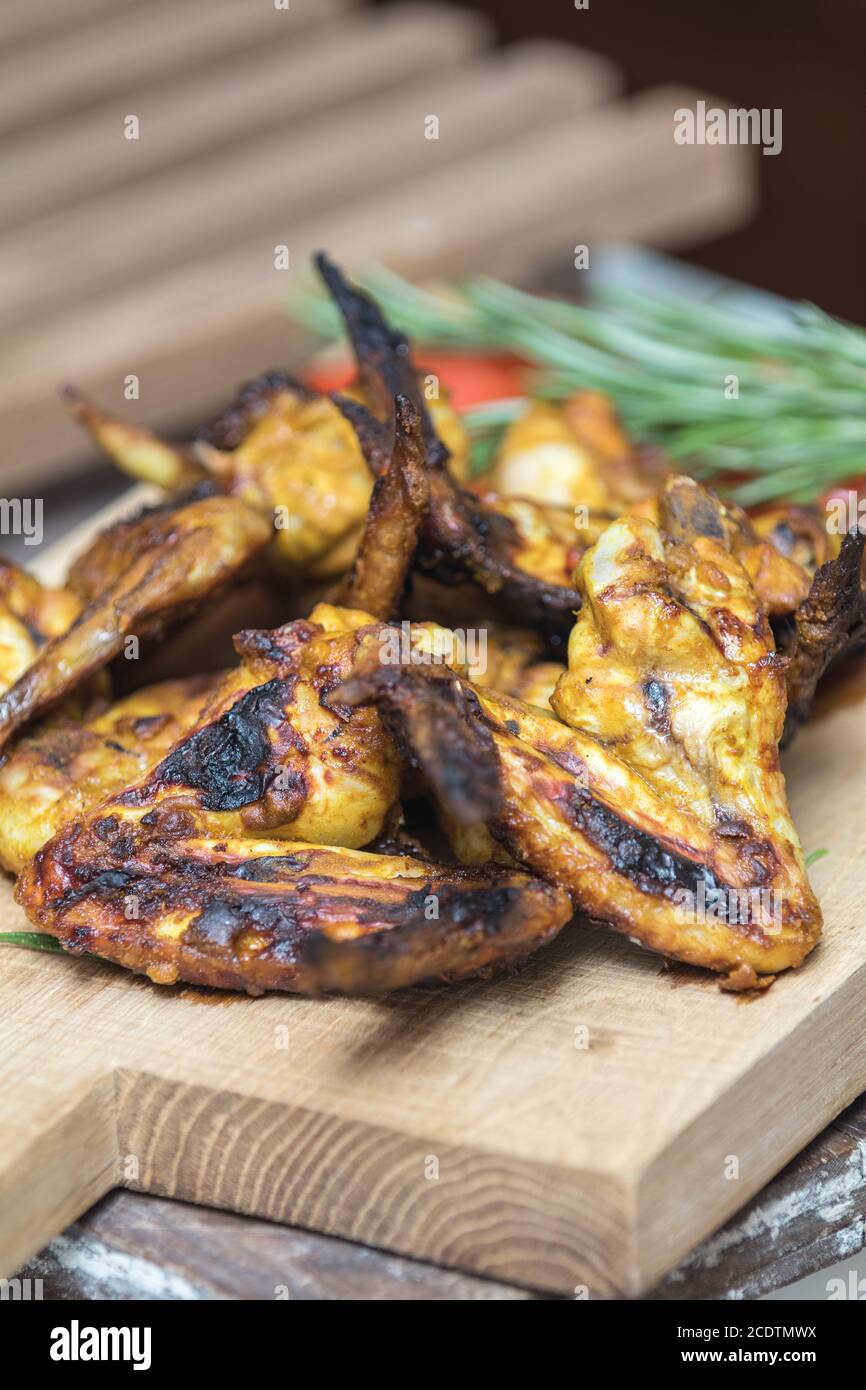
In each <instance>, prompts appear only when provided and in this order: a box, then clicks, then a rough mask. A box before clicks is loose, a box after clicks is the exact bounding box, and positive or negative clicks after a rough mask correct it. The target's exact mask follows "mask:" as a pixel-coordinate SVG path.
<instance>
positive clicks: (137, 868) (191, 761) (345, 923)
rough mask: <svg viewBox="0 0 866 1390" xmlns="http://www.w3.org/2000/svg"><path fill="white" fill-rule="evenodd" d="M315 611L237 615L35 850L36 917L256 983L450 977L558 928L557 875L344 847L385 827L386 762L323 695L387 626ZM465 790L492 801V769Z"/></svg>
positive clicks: (313, 989) (382, 751) (112, 947)
mask: <svg viewBox="0 0 866 1390" xmlns="http://www.w3.org/2000/svg"><path fill="white" fill-rule="evenodd" d="M313 618H314V619H315V620H311V621H310V622H305V623H301V622H298V623H292V624H289V625H288V626H287V627H285V628H280V629H277V630H276V631H274V632H265V633H258V632H251V633H245V634H241V636H240V638H239V639H238V648H239V651H240V653H241V655H242V658H243V660H242V664H241V667H240V669H239V670H238V671H237V672H231V673H230V674H229V675H227V676H226V677H225V680H224V682H223V683H222V684H221V686H220V687H219V688H218V690H217V692H216V694H215V695H214V697H213V699H212V701H211V702H210V704H209V705H208V706H207V707H206V709H205V710H204V711H203V713H202V715H201V717H200V718H199V719H198V720H196V722H195V724H194V725H193V727H192V729H191V730H190V731H189V732H188V733H187V734H186V735H185V736H184V737H183V738H182V739H181V740H180V741H179V742H178V743H177V744H175V745H174V747H172V748H171V749H170V751H169V752H168V753H167V755H166V756H165V757H163V758H162V759H161V760H160V761H159V762H158V763H157V764H156V765H155V766H154V767H152V768H151V769H150V771H149V772H148V773H146V775H145V776H144V777H143V778H140V779H139V780H138V781H134V782H132V783H131V784H130V785H128V786H127V787H125V788H124V790H122V791H121V792H119V793H116V794H114V795H112V796H109V797H108V798H106V799H105V800H103V801H102V802H101V803H100V804H99V805H98V806H97V807H95V808H93V809H91V810H90V811H89V813H88V814H86V815H84V816H83V817H80V818H79V819H77V820H76V821H74V822H73V823H72V824H68V825H67V826H66V828H65V829H63V830H61V831H60V833H59V834H57V835H56V836H55V837H54V839H52V840H51V841H50V842H49V843H48V844H46V845H45V846H44V847H43V848H42V849H41V850H40V851H39V852H38V853H37V854H36V855H35V858H34V859H33V860H32V861H31V862H30V863H29V864H28V865H27V866H26V867H25V869H24V872H23V873H22V875H21V878H20V880H19V884H18V889H17V894H18V898H19V901H21V903H22V904H23V905H24V907H25V909H26V910H27V912H28V913H29V915H30V916H31V918H32V919H33V921H34V922H36V923H37V924H38V925H39V926H40V927H42V928H44V929H45V930H47V931H50V932H52V933H53V934H54V935H56V936H58V937H59V938H60V940H61V941H62V942H63V943H64V945H65V946H67V947H68V949H70V950H72V951H84V950H86V951H90V952H92V953H94V954H97V955H101V956H104V957H105V958H107V959H109V960H115V961H117V962H119V963H120V964H122V965H125V966H127V967H129V968H131V969H134V970H141V971H145V972H146V973H147V974H148V975H149V976H150V977H151V978H152V979H153V980H155V981H157V982H160V983H174V982H175V981H176V980H179V979H182V980H189V981H193V982H196V983H200V984H209V985H215V986H219V987H222V988H231V989H247V990H250V991H251V992H253V993H257V992H260V991H261V990H263V989H287V990H294V991H298V992H301V993H319V992H321V991H323V990H341V991H343V992H352V993H357V992H371V991H377V990H382V989H392V988H397V987H399V986H402V985H407V984H413V983H415V982H417V981H419V980H425V979H431V978H441V979H459V978H462V977H464V976H466V975H470V974H475V973H477V972H478V971H483V970H485V969H487V968H489V967H491V966H493V965H500V964H508V963H510V962H512V961H515V960H517V959H519V958H520V957H522V956H525V955H527V954H528V953H529V952H530V951H531V950H533V949H535V947H537V946H539V945H541V944H543V943H544V942H545V941H547V940H549V939H550V937H551V936H553V935H554V934H555V933H556V931H557V930H558V929H559V927H560V926H562V925H563V923H564V922H565V921H566V920H567V919H568V917H569V916H570V913H571V907H570V901H569V899H568V896H567V894H564V893H563V892H561V891H560V890H558V889H556V888H553V887H551V886H550V885H547V884H542V883H540V882H539V881H537V880H534V879H532V878H531V877H529V876H528V875H526V874H525V873H519V872H515V871H514V870H508V869H502V870H500V869H497V868H493V867H487V868H481V869H480V870H478V871H475V872H470V871H468V870H465V869H455V868H448V867H444V866H439V865H435V864H431V863H428V862H426V861H424V860H422V859H419V858H417V857H414V856H408V855H398V856H394V855H391V856H389V855H381V854H374V853H358V852H354V850H353V847H354V846H360V845H363V844H367V843H370V842H371V841H373V840H374V839H376V838H377V837H378V836H380V835H381V833H382V832H383V830H386V829H387V823H388V820H389V817H390V816H392V814H393V812H394V811H395V809H396V807H397V797H398V793H399V774H400V767H399V762H398V760H397V757H396V753H395V750H394V747H393V743H392V740H391V738H390V736H389V735H388V734H387V732H386V730H385V729H384V727H383V726H382V724H381V721H380V720H379V717H378V715H377V714H376V712H375V711H373V710H351V709H349V708H346V707H344V706H341V705H340V704H339V702H334V701H327V697H328V694H329V692H330V691H331V690H332V688H333V687H334V686H335V685H338V684H339V683H340V681H341V680H342V679H343V678H344V677H345V675H346V674H347V672H348V670H349V669H351V666H352V665H353V663H354V662H355V661H356V660H357V659H358V658H359V653H360V652H362V651H366V652H367V653H368V654H369V655H370V656H371V657H372V658H373V659H376V660H378V659H379V656H380V655H381V652H380V649H379V645H378V644H379V643H380V641H381V637H382V627H381V625H380V624H375V623H371V622H370V620H369V615H367V614H362V613H354V612H350V611H347V610H340V609H334V608H330V607H328V606H327V605H321V606H320V608H319V609H317V610H315V612H314V615H313ZM422 636H423V630H422ZM326 702H327V706H329V707H326ZM485 791H486V796H485ZM474 795H475V801H474V803H473V804H474V806H475V807H476V811H477V813H478V814H482V815H484V814H489V813H490V812H491V811H492V808H493V805H494V802H495V799H496V798H497V797H498V787H497V786H496V785H495V782H494V781H491V780H490V779H488V782H487V785H486V788H485V787H484V786H482V785H481V784H479V785H478V786H476V788H475V792H474ZM289 834H291V839H288V838H287V837H288V835H289ZM283 837H286V838H283ZM322 840H324V843H322V842H321V841H322ZM317 841H318V843H317ZM333 846H340V847H339V848H334V847H333ZM344 846H350V848H344Z"/></svg>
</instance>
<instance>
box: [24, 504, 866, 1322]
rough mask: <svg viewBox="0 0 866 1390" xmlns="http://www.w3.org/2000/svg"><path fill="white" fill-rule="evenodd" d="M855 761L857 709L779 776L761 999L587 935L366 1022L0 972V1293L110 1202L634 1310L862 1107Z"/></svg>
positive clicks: (98, 966)
mask: <svg viewBox="0 0 866 1390" xmlns="http://www.w3.org/2000/svg"><path fill="white" fill-rule="evenodd" d="M97 525H99V519H98V518H95V519H94V528H95V527H96V526H97ZM82 540H83V537H82V535H81V533H80V532H79V533H78V534H76V535H75V536H74V537H70V538H69V540H68V541H66V542H65V543H64V547H63V548H60V547H55V550H54V553H53V554H47V555H46V556H44V557H42V560H41V562H40V563H41V568H42V569H43V571H44V572H45V573H48V572H52V573H53V574H56V573H57V572H58V570H60V569H62V567H63V564H64V562H65V559H66V558H67V555H68V553H70V552H71V551H73V550H74V549H76V548H78V547H79V546H80V544H81V543H82ZM289 616H291V615H287V617H289ZM864 745H866V721H864V718H863V710H862V707H860V706H859V705H857V704H849V705H847V706H845V707H839V708H836V709H835V710H833V711H831V712H830V713H828V714H825V715H824V716H823V717H822V718H821V719H819V720H817V721H816V722H815V723H814V724H813V725H811V726H810V727H808V728H807V729H806V730H805V731H804V732H803V733H802V735H801V736H800V738H799V740H798V741H797V743H796V744H795V745H794V747H793V749H792V750H791V752H790V754H789V755H788V756H787V757H786V770H787V774H788V780H789V791H790V797H791V803H792V808H793V812H794V816H795V820H796V822H797V824H798V826H799V829H800V832H801V837H802V840H803V843H804V846H805V848H806V850H807V851H808V850H812V849H815V848H819V847H821V848H827V849H829V854H828V855H827V856H826V857H825V858H824V859H822V860H820V861H819V862H818V863H816V864H815V865H814V867H813V869H812V877H813V883H814V886H815V889H816V892H817V893H818V896H819V898H820V900H821V903H822V906H823V910H824V914H825V923H826V925H825V937H824V940H823V942H822V944H821V945H820V947H819V948H818V950H817V951H816V952H815V953H814V954H813V956H812V957H811V959H810V960H809V961H808V962H807V963H806V965H804V966H803V967H802V968H801V969H800V970H798V971H796V972H793V973H791V974H789V975H787V976H784V977H782V978H780V979H779V980H778V981H777V982H776V984H775V985H774V986H773V987H772V989H770V990H769V991H768V992H767V993H766V994H765V995H763V996H761V997H759V998H757V999H749V998H748V997H746V998H741V997H737V996H732V995H729V994H723V993H721V992H720V991H719V990H718V988H717V986H716V984H715V982H714V980H713V979H712V978H711V977H708V976H705V975H702V974H701V973H700V972H697V971H690V970H685V969H676V968H675V969H673V970H671V969H669V968H667V967H666V966H665V964H664V963H663V962H662V961H660V960H659V958H657V957H654V956H652V955H650V954H648V953H646V952H643V951H641V950H639V949H638V948H637V947H635V946H633V945H632V944H631V943H629V942H628V941H627V940H625V939H623V938H621V937H617V936H615V935H613V934H612V933H610V932H608V931H606V930H605V929H603V928H601V927H597V926H590V925H589V924H587V923H576V924H575V925H573V926H571V927H569V928H566V929H565V931H564V932H563V933H562V934H561V936H560V937H559V938H558V940H557V941H556V942H555V943H553V945H551V946H550V947H548V948H546V949H545V950H544V951H542V952H540V953H539V954H538V955H537V956H535V957H534V958H533V959H532V960H531V961H530V962H529V963H528V964H527V965H526V966H525V967H524V968H523V969H522V970H521V971H520V972H519V973H516V974H512V975H510V976H506V977H503V978H500V979H496V980H491V981H486V982H478V983H466V984H462V985H459V986H452V987H449V988H429V989H415V990H411V991H404V992H403V993H401V994H399V995H395V996H393V997H391V998H386V999H383V1000H379V1001H369V1000H368V1001H361V1000H339V999H329V1000H320V1001H310V1000H302V999H293V998H291V997H289V996H277V995H273V996H269V997H265V998H260V999H248V998H246V997H242V996H235V995H228V994H226V995H220V994H215V993H208V992H205V991H201V990H197V989H194V988H191V987H186V988H185V987H175V988H159V987H157V986H155V985H152V984H150V983H149V982H148V981H147V980H146V979H144V978H140V977H136V976H132V975H130V974H127V973H126V972H124V971H122V970H120V969H116V968H114V967H112V966H109V965H107V964H103V963H100V962H98V961H96V960H90V959H78V960H73V959H71V958H66V957H60V956H52V955H47V954H42V953H31V952H29V951H23V950H15V949H11V948H10V949H5V950H3V951H0V1020H2V1021H0V1266H2V1269H0V1272H2V1273H7V1274H8V1273H12V1272H14V1271H15V1270H16V1269H17V1268H19V1266H20V1265H21V1264H22V1263H23V1262H24V1261H25V1260H26V1259H27V1258H28V1257H29V1256H30V1255H32V1254H33V1253H34V1252H35V1251H37V1250H38V1249H40V1248H41V1247H42V1246H43V1245H44V1244H45V1243H46V1241H47V1240H49V1239H50V1238H51V1237H52V1236H54V1235H56V1234H57V1233H58V1232H60V1231H61V1230H62V1229H63V1228H64V1227H65V1226H66V1225H68V1224H69V1222H70V1221H72V1220H74V1219H75V1218H76V1217H77V1216H78V1215H80V1214H81V1213H82V1212H83V1211H85V1210H86V1209H87V1208H88V1207H89V1206H91V1205H92V1203H93V1202H94V1201H95V1200H96V1199H97V1198H98V1197H99V1196H100V1195H102V1194H103V1193H105V1192H107V1191H108V1190H110V1189H111V1188H113V1187H116V1186H126V1187H129V1188H131V1189H134V1190H141V1191H148V1192H153V1193H156V1194H158V1195H162V1196H176V1197H180V1198H184V1199H187V1200H190V1201H194V1202H197V1203H201V1204H204V1205H208V1206H213V1207H219V1208H224V1209H227V1210H233V1211H238V1212H243V1213H247V1214H253V1215H257V1216H262V1217H266V1218H269V1219H271V1220H275V1221H281V1222H286V1223H291V1224H294V1225H299V1226H305V1227H308V1228H310V1229H312V1230H317V1231H322V1232H326V1233H333V1234H339V1235H343V1236H346V1237H349V1238H351V1239H354V1240H358V1241H363V1242H365V1243H367V1244H369V1245H373V1246H378V1247H381V1248H384V1249H388V1250H393V1251H397V1252H400V1253H402V1254H405V1255H410V1256H415V1257H417V1258H421V1259H427V1260H432V1261H435V1262H436V1263H438V1264H441V1265H444V1266H448V1267H451V1268H454V1269H458V1270H463V1271H467V1272H471V1273H475V1274H480V1275H484V1276H486V1277H488V1278H492V1279H498V1280H502V1281H504V1282H511V1283H515V1284H518V1285H526V1286H528V1287H532V1288H538V1289H544V1290H551V1291H556V1292H560V1293H566V1294H572V1295H573V1294H574V1291H575V1289H577V1290H578V1291H582V1290H583V1289H584V1288H585V1289H586V1290H587V1291H589V1293H590V1294H591V1295H592V1296H611V1295H625V1296H634V1295H638V1294H640V1293H642V1292H645V1291H646V1290H648V1289H650V1288H652V1287H654V1286H655V1285H656V1284H657V1283H658V1281H659V1280H660V1279H661V1278H662V1277H663V1276H664V1275H665V1274H666V1272H667V1271H669V1270H670V1269H672V1268H673V1267H674V1266H675V1265H676V1264H678V1263H679V1262H680V1261H681V1260H682V1259H683V1257H684V1256H685V1255H686V1254H687V1253H688V1252H689V1251H690V1250H691V1249H692V1248H693V1247H695V1246H696V1245H697V1244H698V1242H699V1241H701V1240H702V1239H703V1238H705V1237H706V1236H707V1235H708V1234H709V1233H711V1232H712V1231H713V1230H715V1229H716V1228H718V1227H719V1226H720V1225H721V1224H722V1223H723V1222H724V1221H725V1220H726V1219H727V1218H728V1217H730V1216H731V1215H732V1213H734V1212H735V1211H736V1210H738V1209H739V1208H740V1207H741V1206H742V1205H743V1204H744V1203H745V1202H746V1201H748V1200H749V1199H750V1198H751V1197H752V1196H754V1194H755V1193H757V1192H758V1191H759V1190H760V1189H761V1188H762V1187H763V1186H764V1184H765V1183H766V1182H767V1181H768V1180H769V1179H770V1178H771V1177H772V1176H773V1174H774V1173H776V1172H778V1171H779V1170H780V1169H781V1168H782V1167H783V1166H784V1165H785V1164H786V1163H787V1162H788V1161H789V1160H790V1159H791V1158H792V1157H793V1156H794V1155H795V1154H796V1153H797V1152H798V1151H799V1150H800V1149H801V1148H802V1147H803V1146H804V1145H805V1144H806V1143H808V1141H809V1140H810V1139H812V1138H813V1136H814V1135H816V1134H817V1133H818V1132H819V1131H820V1130H821V1129H823V1128H824V1126H825V1125H826V1124H827V1123H828V1122H829V1121H830V1120H831V1119H832V1118H833V1117H834V1116H835V1115H836V1114H838V1113H839V1112H840V1111H841V1110H842V1109H843V1107H844V1106H845V1105H847V1104H848V1103H849V1102H850V1101H851V1100H852V1099H854V1097H855V1096H856V1095H858V1094H859V1092H860V1091H862V1090H863V1089H864V1086H866V1035H864V1030H863V1028H862V1018H863V1007H864V1003H866V929H864V924H863V920H862V896H863V889H864V885H866V869H864V867H863V851H864V847H866V846H864V830H863V817H862V805H863V798H864V775H863V773H862V771H861V769H862V767H863V765H864V753H866V747H864ZM0 892H2V895H3V896H2V921H3V924H4V927H5V928H6V929H7V930H11V929H16V928H23V927H25V926H26V925H27V924H26V921H25V919H24V917H23V914H22V913H21V911H20V909H18V908H17V906H16V905H15V904H14V902H13V900H12V895H11V886H10V885H8V884H6V883H4V884H2V885H0ZM583 1030H586V1032H585V1034H584V1031H583ZM584 1038H586V1040H587V1041H588V1046H582V1045H580V1044H581V1043H582V1042H583V1041H584ZM576 1044H578V1045H576Z"/></svg>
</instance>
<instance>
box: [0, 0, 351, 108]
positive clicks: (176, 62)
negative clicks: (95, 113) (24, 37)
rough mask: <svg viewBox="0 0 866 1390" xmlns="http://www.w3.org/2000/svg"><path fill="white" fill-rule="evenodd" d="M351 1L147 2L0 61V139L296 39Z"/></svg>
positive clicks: (121, 10)
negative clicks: (138, 87) (133, 89)
mask: <svg viewBox="0 0 866 1390" xmlns="http://www.w3.org/2000/svg"><path fill="white" fill-rule="evenodd" d="M350 3H352V0H292V3H291V6H290V8H289V9H287V10H277V9H275V8H274V6H273V4H272V3H267V4H265V3H262V4H249V3H247V0H148V3H147V4H145V5H135V6H124V7H123V8H122V9H120V10H119V11H117V12H116V13H114V12H112V13H110V14H108V15H107V16H105V17H104V18H101V19H99V20H98V22H94V23H92V24H88V25H86V26H82V27H78V28H75V29H72V30H70V31H69V32H68V33H65V32H64V33H61V34H57V35H56V36H55V35H54V34H51V35H49V36H47V37H46V38H44V39H42V40H41V41H40V42H38V43H34V44H31V45H28V46H27V47H26V48H24V49H22V50H20V51H18V50H15V49H13V50H12V51H11V52H9V53H7V54H5V55H2V56H0V133H6V132H8V131H11V130H19V129H22V128H24V127H26V126H28V125H37V124H39V123H40V122H44V121H48V120H50V119H52V118H54V117H56V116H58V115H60V114H61V113H63V112H71V111H75V110H78V109H81V108H83V107H85V106H88V105H92V104H93V103H94V102H97V101H101V100H104V99H105V98H107V97H109V96H111V95H112V93H122V92H124V91H126V90H127V89H128V88H129V87H130V86H132V85H133V84H139V83H143V82H148V81H154V80H156V81H159V82H165V81H167V80H168V79H169V78H173V77H175V76H177V75H178V74H179V73H188V72H190V71H192V70H194V69H195V68H197V67H203V66H204V65H205V64H207V63H209V62H215V61H217V60H221V59H225V60H227V61H231V60H233V59H234V58H235V57H236V56H237V55H238V54H240V53H242V52H243V51H244V50H248V49H251V48H254V47H256V46H257V45H259V44H261V45H266V44H268V43H270V42H271V41H278V40H279V39H280V38H281V37H282V36H283V35H284V34H285V33H286V32H287V30H288V31H291V32H296V33H301V32H302V31H303V30H304V29H305V28H307V27H309V26H310V25H312V24H320V23H323V22H324V21H326V20H328V19H330V18H333V16H334V15H335V14H337V13H339V12H340V10H341V9H343V8H344V7H345V6H346V5H348V4H350Z"/></svg>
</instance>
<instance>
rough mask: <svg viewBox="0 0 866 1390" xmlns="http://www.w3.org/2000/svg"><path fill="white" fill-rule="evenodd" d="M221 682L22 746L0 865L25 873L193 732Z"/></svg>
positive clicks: (4, 786)
mask: <svg viewBox="0 0 866 1390" xmlns="http://www.w3.org/2000/svg"><path fill="white" fill-rule="evenodd" d="M217 682H218V678H217V677H214V676H193V677H189V678H187V679H185V680H170V681H162V682H160V684H159V685H153V686H148V687H145V688H143V689H142V690H138V691H136V692H135V694H133V695H128V696H127V697H126V699H124V700H119V701H118V702H117V703H116V704H113V705H110V706H109V707H108V708H107V709H102V710H100V711H98V712H95V713H93V714H91V715H90V716H89V717H88V718H85V719H84V720H79V719H72V718H69V717H66V716H54V717H52V718H50V719H48V720H47V721H46V722H45V723H44V724H43V725H41V726H40V727H39V728H37V729H36V730H35V732H33V733H32V734H27V735H25V736H24V737H22V738H20V739H18V740H17V742H16V743H15V744H14V745H13V746H12V748H11V749H10V751H9V753H8V754H7V756H6V758H5V760H4V761H3V763H2V765H0V865H2V867H3V868H4V869H7V870H9V871H10V872H11V873H14V874H17V873H20V872H21V870H22V869H23V868H24V865H25V864H26V863H27V861H28V860H29V859H31V858H32V857H33V855H34V854H35V853H36V851H37V850H38V849H41V847H42V846H43V845H44V844H45V842H46V840H50V839H51V836H52V835H55V834H56V833H57V831H58V830H60V829H61V827H62V826H64V825H66V824H67V823H68V822H69V821H71V820H75V819H76V818H77V817H79V816H80V815H81V814H82V813H83V812H84V811H86V810H89V808H90V807H91V806H94V805H96V803H97V802H98V801H101V800H103V798H104V797H106V796H110V795H111V794H112V793H114V792H117V791H120V790H121V789H122V788H123V787H125V786H128V785H129V783H130V782H133V781H135V780H136V779H137V778H139V777H140V776H141V775H142V773H144V772H145V771H146V770H147V768H148V767H149V766H150V765H151V764H152V763H153V762H155V761H156V760H157V759H158V758H160V757H162V756H163V755H164V754H165V753H167V752H168V750H169V748H170V747H171V746H172V744H174V743H176V742H177V740H178V739H179V738H180V737H181V735H182V734H184V733H185V732H186V730H187V729H188V728H190V727H191V726H192V724H193V723H194V721H195V719H196V716H197V715H198V714H199V712H200V710H201V708H202V706H203V705H204V704H205V702H206V701H207V699H208V697H209V696H210V695H211V694H212V692H213V691H214V690H215V688H216V685H217ZM103 703H104V702H103Z"/></svg>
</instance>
